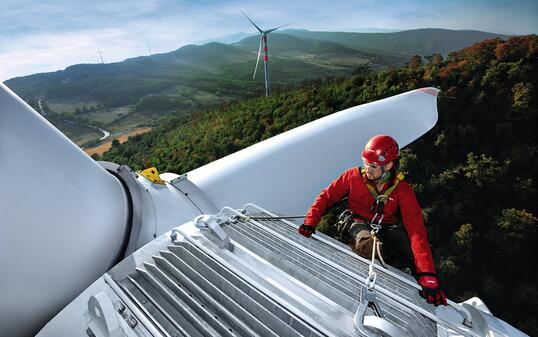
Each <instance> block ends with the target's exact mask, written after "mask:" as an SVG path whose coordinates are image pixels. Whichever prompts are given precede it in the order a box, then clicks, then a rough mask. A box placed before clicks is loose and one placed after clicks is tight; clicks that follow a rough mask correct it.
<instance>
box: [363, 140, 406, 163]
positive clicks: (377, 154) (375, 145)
mask: <svg viewBox="0 0 538 337" xmlns="http://www.w3.org/2000/svg"><path fill="white" fill-rule="evenodd" d="M399 156H400V150H399V147H398V143H397V142H396V140H394V138H392V137H391V136H387V135H377V136H374V137H372V139H370V140H369V141H368V143H366V146H365V147H364V150H362V159H363V160H366V161H367V162H369V163H372V164H376V165H386V164H388V163H390V162H391V161H393V160H395V159H398V157H399Z"/></svg>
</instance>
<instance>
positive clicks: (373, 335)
mask: <svg viewBox="0 0 538 337" xmlns="http://www.w3.org/2000/svg"><path fill="white" fill-rule="evenodd" d="M367 309H370V310H372V311H373V313H374V316H373V315H366V310H367ZM384 316H385V315H384V314H383V312H382V311H381V307H380V305H379V302H378V301H377V297H376V293H375V290H370V289H368V288H366V287H361V303H360V305H359V307H358V308H357V311H356V312H355V316H354V317H353V325H355V329H357V331H358V332H359V333H360V334H362V335H364V336H367V337H381V336H392V337H396V336H398V337H399V336H407V334H406V333H405V331H403V330H402V329H401V328H399V327H397V326H396V325H394V324H392V323H390V322H389V321H387V320H386V319H385V318H384Z"/></svg>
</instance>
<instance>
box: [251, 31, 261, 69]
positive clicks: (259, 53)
mask: <svg viewBox="0 0 538 337" xmlns="http://www.w3.org/2000/svg"><path fill="white" fill-rule="evenodd" d="M262 41H263V34H261V35H260V47H259V48H258V59H257V60H256V68H254V75H253V76H252V79H254V78H255V77H256V70H258V63H260V55H261V54H262Z"/></svg>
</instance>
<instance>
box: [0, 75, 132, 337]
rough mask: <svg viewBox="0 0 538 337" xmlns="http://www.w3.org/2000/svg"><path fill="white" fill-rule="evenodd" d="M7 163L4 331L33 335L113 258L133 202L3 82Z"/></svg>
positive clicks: (0, 288)
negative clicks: (128, 204) (130, 202)
mask: <svg viewBox="0 0 538 337" xmlns="http://www.w3.org/2000/svg"><path fill="white" fill-rule="evenodd" d="M0 163H1V167H2V183H1V184H0V266H1V268H2V271H1V277H0V327H1V328H0V331H1V332H0V335H2V336H4V335H5V336H27V335H31V334H34V333H35V332H37V330H38V329H39V328H40V327H42V326H43V325H44V324H45V323H46V322H47V321H48V320H49V319H50V318H51V317H52V316H53V315H54V314H55V313H57V312H58V311H59V310H60V309H61V308H63V307H64V306H65V305H66V304H67V303H68V302H69V301H70V300H72V299H73V298H74V297H75V296H76V295H78V294H79V293H80V292H81V291H82V290H84V289H85V288H86V287H87V286H88V285H90V284H91V283H92V282H93V281H95V280H96V279H97V278H98V277H99V276H100V275H102V274H103V273H104V272H105V271H106V270H107V269H108V268H109V267H110V266H111V264H113V262H114V260H115V258H116V257H117V255H118V253H119V251H120V249H121V245H122V243H123V240H124V236H125V234H126V233H125V230H126V221H127V201H126V195H125V193H124V191H123V188H122V186H121V184H120V182H119V181H118V180H117V179H116V178H114V177H113V176H112V175H110V174H109V173H107V172H106V171H105V170H104V169H103V168H102V167H101V166H100V165H98V164H97V163H96V162H95V161H93V160H92V159H91V158H90V157H89V156H87V155H86V154H85V153H84V152H83V151H82V150H80V149H79V148H78V147H77V146H76V145H75V144H74V143H72V142H71V141H70V140H69V139H68V138H67V137H65V136H64V135H63V134H62V133H61V132H60V131H58V130H57V129H56V128H54V126H52V125H51V124H50V123H49V122H48V121H47V120H45V119H44V118H43V117H42V116H41V115H39V114H38V113H37V112H35V111H34V110H33V109H32V108H31V107H30V106H28V105H27V104H26V103H25V102H24V101H22V100H21V99H20V98H19V97H17V96H16V95H15V94H14V93H12V92H11V91H10V90H9V89H8V88H7V87H6V86H5V85H3V84H0ZM127 234H128V233H127Z"/></svg>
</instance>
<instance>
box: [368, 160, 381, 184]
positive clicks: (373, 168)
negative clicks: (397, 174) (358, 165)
mask: <svg viewBox="0 0 538 337" xmlns="http://www.w3.org/2000/svg"><path fill="white" fill-rule="evenodd" d="M364 168H365V169H366V177H367V178H368V179H370V180H375V179H377V178H379V177H381V175H382V174H383V172H382V171H381V165H376V164H372V163H369V162H367V161H366V160H364Z"/></svg>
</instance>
